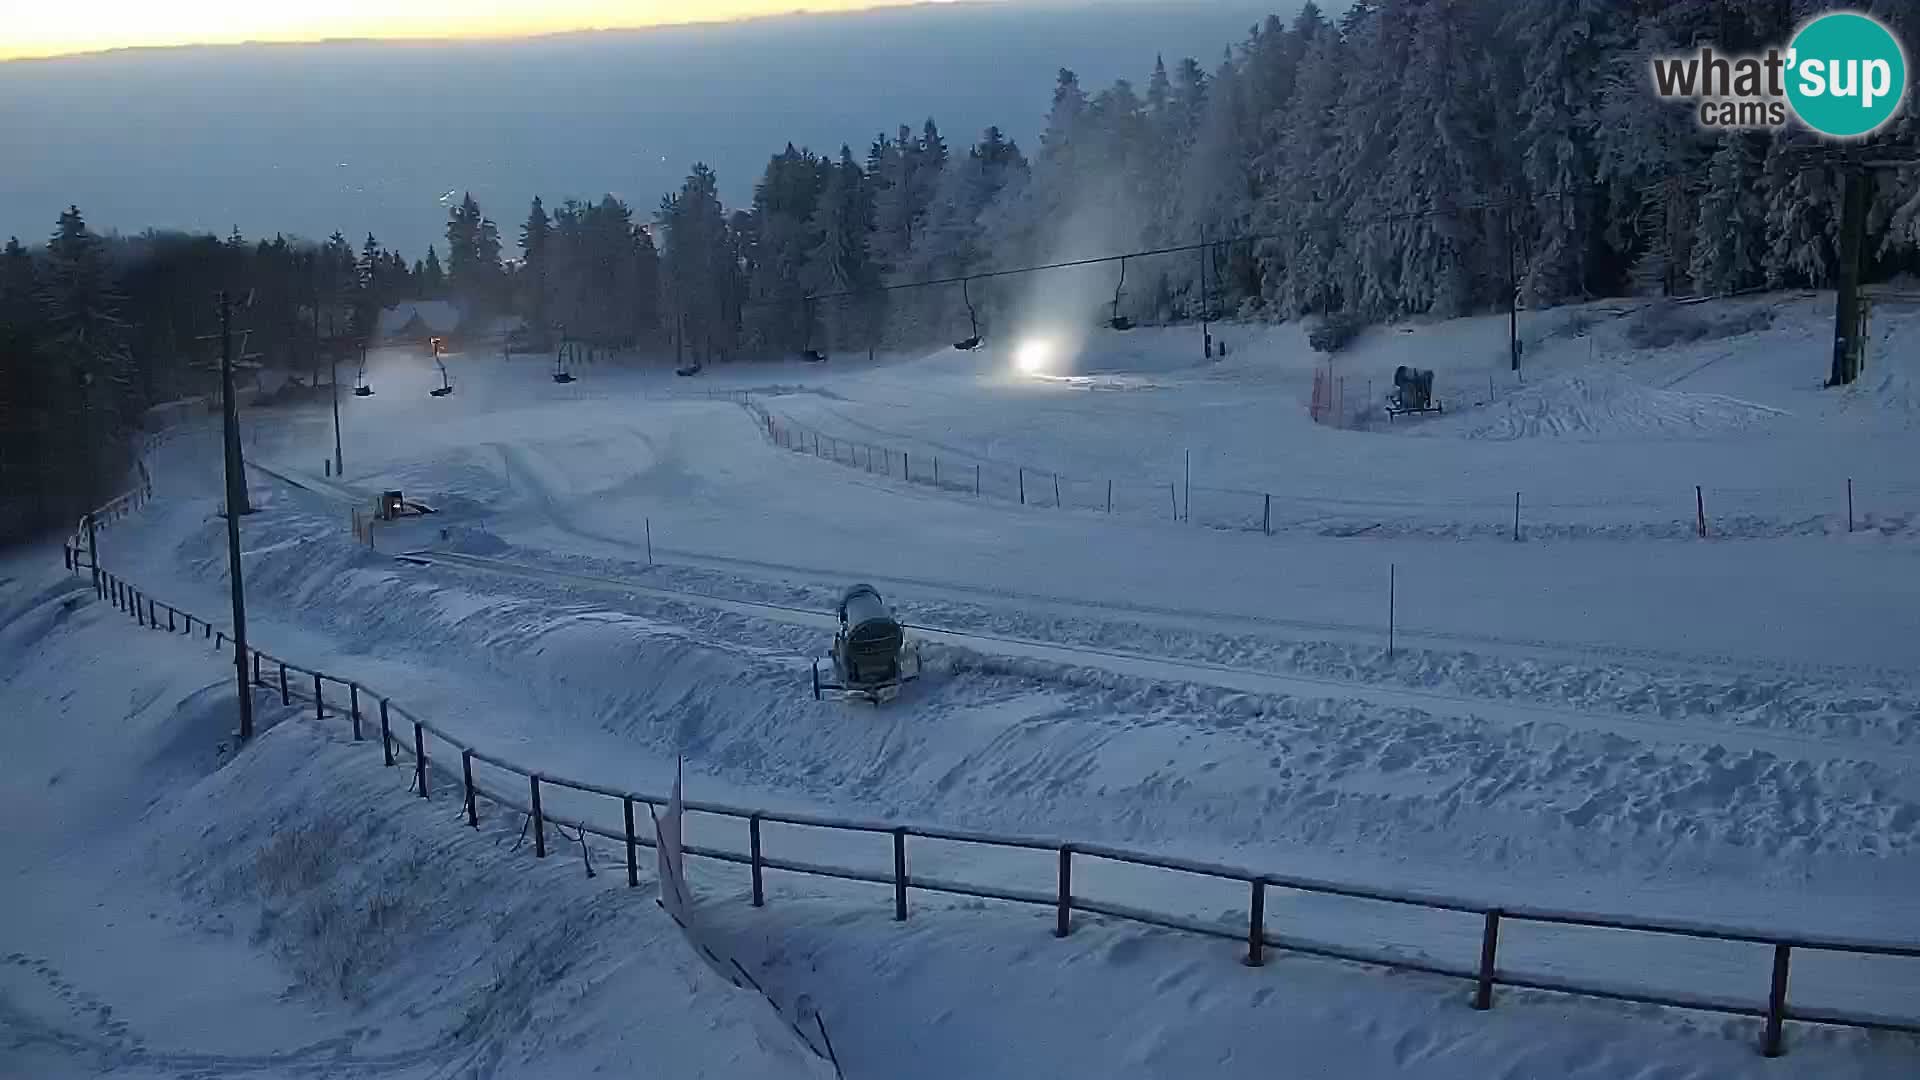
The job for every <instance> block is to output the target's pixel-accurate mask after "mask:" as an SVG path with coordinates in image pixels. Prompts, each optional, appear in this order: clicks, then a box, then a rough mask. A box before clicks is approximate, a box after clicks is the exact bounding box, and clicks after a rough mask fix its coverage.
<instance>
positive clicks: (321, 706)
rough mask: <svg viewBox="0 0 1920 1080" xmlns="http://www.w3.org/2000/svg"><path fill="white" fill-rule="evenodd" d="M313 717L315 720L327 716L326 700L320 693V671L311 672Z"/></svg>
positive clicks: (323, 718)
mask: <svg viewBox="0 0 1920 1080" xmlns="http://www.w3.org/2000/svg"><path fill="white" fill-rule="evenodd" d="M313 718H314V719H315V720H325V719H326V718H327V702H326V699H325V697H323V696H322V695H321V693H320V673H319V672H317V671H316V672H314V673H313Z"/></svg>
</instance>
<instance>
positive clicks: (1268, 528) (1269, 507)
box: [1260, 494, 1273, 536]
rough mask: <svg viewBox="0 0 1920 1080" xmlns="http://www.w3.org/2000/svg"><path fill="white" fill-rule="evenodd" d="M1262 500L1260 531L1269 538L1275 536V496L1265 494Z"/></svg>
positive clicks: (1261, 497)
mask: <svg viewBox="0 0 1920 1080" xmlns="http://www.w3.org/2000/svg"><path fill="white" fill-rule="evenodd" d="M1260 500H1261V501H1260V531H1261V532H1262V533H1265V534H1266V535H1268V536H1272V535H1273V496H1272V495H1267V494H1263V495H1261V496H1260Z"/></svg>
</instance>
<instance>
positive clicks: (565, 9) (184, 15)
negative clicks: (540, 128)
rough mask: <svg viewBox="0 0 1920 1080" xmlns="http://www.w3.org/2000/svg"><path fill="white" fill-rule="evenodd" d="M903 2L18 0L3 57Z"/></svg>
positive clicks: (646, 22) (442, 33) (622, 23)
mask: <svg viewBox="0 0 1920 1080" xmlns="http://www.w3.org/2000/svg"><path fill="white" fill-rule="evenodd" d="M898 2H900V0H68V2H67V3H54V2H52V0H19V3H17V4H15V3H8V4H7V7H8V8H12V9H17V10H9V11H8V12H7V13H6V14H5V15H4V16H0V60H17V59H22V58H25V57H36V56H60V55H63V54H66V53H76V52H94V51H98V50H101V49H119V48H126V47H129V46H142V45H193V44H227V43H233V42H240V41H317V40H321V39H324V38H345V37H354V38H364V37H378V38H451V37H499V36H514V35H524V34H546V33H555V32H558V31H564V30H587V29H605V28H612V27H635V26H659V25H663V24H669V23H689V22H713V21H719V20H724V19H740V18H747V17H750V16H754V15H773V14H780V13H783V12H791V11H795V10H799V9H802V8H804V9H806V10H808V11H849V10H854V9H858V8H871V7H884V6H889V5H890V4H891V3H898Z"/></svg>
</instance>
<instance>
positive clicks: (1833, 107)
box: [1787, 12, 1907, 139]
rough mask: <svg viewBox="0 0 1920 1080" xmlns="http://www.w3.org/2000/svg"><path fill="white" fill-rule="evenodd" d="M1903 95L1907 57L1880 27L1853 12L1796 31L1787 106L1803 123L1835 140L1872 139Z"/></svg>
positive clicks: (1790, 49)
mask: <svg viewBox="0 0 1920 1080" xmlns="http://www.w3.org/2000/svg"><path fill="white" fill-rule="evenodd" d="M1906 92H1907V56H1906V52H1905V51H1904V50H1903V49H1901V47H1900V41H1899V39H1897V38H1895V37H1894V36H1893V32H1892V31H1890V30H1888V29H1887V28H1886V27H1885V26H1882V25H1881V24H1880V22H1879V21H1878V20H1876V19H1873V18H1871V17H1869V16H1866V15H1859V14H1855V13H1853V12H1835V13H1833V14H1830V15H1822V16H1820V17H1819V18H1817V19H1815V20H1813V21H1812V22H1810V23H1808V24H1807V25H1805V26H1803V27H1801V28H1800V32H1799V33H1798V34H1796V35H1794V38H1793V44H1791V45H1790V46H1788V51H1787V102H1788V104H1790V105H1792V106H1793V111H1794V114H1795V115H1796V116H1798V117H1800V120H1801V122H1802V123H1804V124H1806V125H1807V126H1808V127H1810V128H1812V129H1813V130H1815V131H1817V132H1819V133H1820V134H1822V135H1831V136H1833V137H1834V138H1838V139H1851V138H1857V137H1859V136H1862V135H1871V134H1873V133H1874V132H1875V131H1878V130H1879V129H1880V126H1881V125H1882V124H1885V123H1886V122H1887V121H1888V120H1890V119H1892V117H1893V114H1894V113H1895V112H1897V111H1899V109H1900V99H1901V98H1902V97H1904V96H1905V94H1906Z"/></svg>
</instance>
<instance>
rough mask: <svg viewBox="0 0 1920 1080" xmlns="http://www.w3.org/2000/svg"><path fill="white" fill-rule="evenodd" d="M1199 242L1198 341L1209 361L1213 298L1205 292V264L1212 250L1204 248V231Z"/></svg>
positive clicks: (1211, 342)
mask: <svg viewBox="0 0 1920 1080" xmlns="http://www.w3.org/2000/svg"><path fill="white" fill-rule="evenodd" d="M1200 242H1201V245H1202V246H1201V248H1200V339H1201V342H1202V343H1203V344H1204V346H1205V348H1206V354H1207V357H1206V358H1207V359H1209V360H1211V359H1213V327H1212V326H1211V321H1212V315H1213V312H1212V310H1211V309H1212V306H1213V305H1212V300H1213V296H1212V295H1211V294H1210V293H1208V292H1207V262H1208V261H1209V259H1210V258H1211V256H1212V250H1211V249H1210V248H1208V247H1206V246H1205V245H1206V230H1205V229H1202V230H1201V231H1200Z"/></svg>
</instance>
